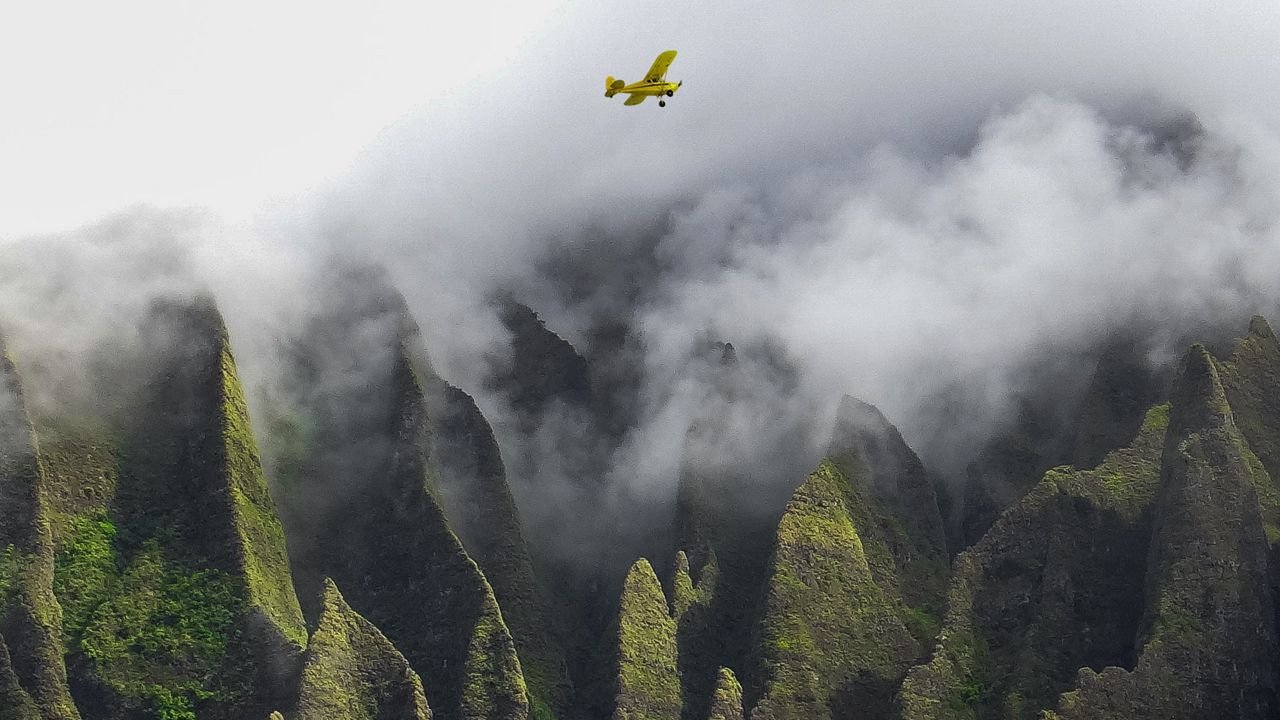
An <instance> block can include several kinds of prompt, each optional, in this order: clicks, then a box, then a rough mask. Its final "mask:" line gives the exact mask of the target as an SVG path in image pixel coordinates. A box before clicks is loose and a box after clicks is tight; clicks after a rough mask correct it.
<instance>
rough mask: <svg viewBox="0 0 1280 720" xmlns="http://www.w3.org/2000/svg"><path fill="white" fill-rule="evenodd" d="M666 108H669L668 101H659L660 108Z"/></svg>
mask: <svg viewBox="0 0 1280 720" xmlns="http://www.w3.org/2000/svg"><path fill="white" fill-rule="evenodd" d="M666 106H667V101H666V100H659V101H658V107H666Z"/></svg>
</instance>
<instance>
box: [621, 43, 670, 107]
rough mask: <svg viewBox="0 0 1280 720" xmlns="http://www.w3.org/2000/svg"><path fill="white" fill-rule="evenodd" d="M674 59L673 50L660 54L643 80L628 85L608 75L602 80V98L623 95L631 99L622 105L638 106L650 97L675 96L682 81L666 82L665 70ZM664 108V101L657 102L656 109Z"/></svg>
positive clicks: (665, 104)
mask: <svg viewBox="0 0 1280 720" xmlns="http://www.w3.org/2000/svg"><path fill="white" fill-rule="evenodd" d="M675 59H676V51H675V50H668V51H666V52H664V53H662V54H661V55H659V56H658V59H657V60H654V61H653V67H651V68H649V72H648V73H646V74H645V76H644V80H642V81H640V82H638V83H631V84H630V85H628V84H626V83H625V82H623V81H621V80H614V79H613V76H612V75H610V76H609V77H607V78H605V79H604V96H605V97H613V96H614V95H617V94H618V93H624V94H627V95H630V96H631V97H629V98H627V101H626V102H624V103H622V104H623V105H639V104H640V103H642V102H644V99H645V98H647V97H649V96H651V95H657V96H658V97H659V98H661V97H662V96H664V95H665V96H666V97H671V96H672V95H675V94H676V90H678V89H680V86H681V85H683V84H684V81H683V80H681V81H680V82H674V83H673V82H667V68H669V67H671V61H672V60H675ZM666 106H667V101H666V100H665V99H662V100H658V107H666Z"/></svg>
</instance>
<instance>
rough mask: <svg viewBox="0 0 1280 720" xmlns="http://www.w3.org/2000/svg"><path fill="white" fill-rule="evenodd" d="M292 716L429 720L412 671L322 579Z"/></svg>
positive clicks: (307, 719) (305, 718)
mask: <svg viewBox="0 0 1280 720" xmlns="http://www.w3.org/2000/svg"><path fill="white" fill-rule="evenodd" d="M296 717H297V718H298V720H328V719H329V718H350V719H351V720H378V719H379V718H397V719H401V718H402V719H403V720H431V710H430V709H429V708H428V707H427V699H426V697H425V696H424V695H423V693H422V681H421V680H420V679H419V678H418V675H417V673H415V672H414V671H413V669H412V668H410V667H409V663H408V661H406V660H405V659H404V656H403V655H401V654H400V652H399V651H397V650H396V649H395V647H394V646H392V644H391V643H390V642H389V641H388V640H387V639H386V637H384V636H383V635H382V633H380V632H378V629H377V628H375V627H374V626H373V625H372V624H371V623H370V622H369V621H368V620H365V619H364V618H362V617H360V615H359V614H357V613H356V612H355V611H354V610H352V609H351V606H349V605H347V602H346V601H345V600H343V598H342V594H341V593H339V592H338V587H337V586H336V585H334V584H333V581H332V580H329V579H328V578H326V579H325V581H324V596H323V598H322V599H321V610H320V617H319V619H318V620H317V622H316V631H315V633H313V634H312V636H311V639H310V641H309V643H308V645H307V652H306V655H305V659H304V663H303V669H302V681H301V684H300V687H299V690H298V707H297V714H296Z"/></svg>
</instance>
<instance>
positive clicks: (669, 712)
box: [612, 558, 680, 720]
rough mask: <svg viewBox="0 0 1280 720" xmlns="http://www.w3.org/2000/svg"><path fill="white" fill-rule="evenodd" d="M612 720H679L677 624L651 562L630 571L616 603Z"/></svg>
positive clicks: (633, 566) (641, 561)
mask: <svg viewBox="0 0 1280 720" xmlns="http://www.w3.org/2000/svg"><path fill="white" fill-rule="evenodd" d="M615 633H616V634H615V636H614V637H615V639H616V643H617V655H616V660H615V662H616V674H615V692H614V710H613V715H612V717H613V720H676V719H677V718H679V717H680V673H679V670H678V667H677V662H676V654H677V653H676V623H675V620H673V619H672V617H671V615H670V614H669V613H668V611H667V599H666V596H664V595H663V593H662V586H661V585H660V584H659V583H658V577H657V575H655V574H654V572H653V568H652V567H651V566H650V565H649V561H648V560H645V559H643V558H641V559H640V560H637V561H636V562H635V564H634V565H632V566H631V571H630V572H628V573H627V578H626V581H625V582H624V584H623V589H622V596H621V598H620V599H619V603H618V619H617V624H616V629H615Z"/></svg>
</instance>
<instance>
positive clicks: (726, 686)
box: [708, 668, 742, 720]
mask: <svg viewBox="0 0 1280 720" xmlns="http://www.w3.org/2000/svg"><path fill="white" fill-rule="evenodd" d="M708 720H742V685H740V684H739V683H738V678H737V677H736V676H735V675H734V674H733V671H732V670H730V669H729V668H720V671H719V673H718V674H717V676H716V689H715V692H714V694H713V695H712V698H711V714H710V716H709V717H708Z"/></svg>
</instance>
